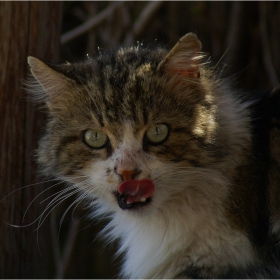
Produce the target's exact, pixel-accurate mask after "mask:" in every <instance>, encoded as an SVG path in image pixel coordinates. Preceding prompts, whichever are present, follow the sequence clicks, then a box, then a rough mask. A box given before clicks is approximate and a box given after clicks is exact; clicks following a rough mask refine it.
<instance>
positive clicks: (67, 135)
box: [29, 37, 217, 211]
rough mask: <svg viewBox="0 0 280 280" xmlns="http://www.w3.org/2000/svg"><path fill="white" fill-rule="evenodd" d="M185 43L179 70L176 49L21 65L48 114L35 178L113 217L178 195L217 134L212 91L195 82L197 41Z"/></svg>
mask: <svg viewBox="0 0 280 280" xmlns="http://www.w3.org/2000/svg"><path fill="white" fill-rule="evenodd" d="M193 40H194V42H195V43H194V46H193V45H192V44H193V42H192V41H193ZM190 41H191V43H190ZM183 43H184V42H183ZM185 43H186V44H187V45H188V48H189V49H188V52H187V53H188V56H187V58H188V60H186V61H185V64H184V65H183V66H182V63H181V62H180V61H179V64H178V57H177V53H178V55H179V56H180V57H181V58H182V55H181V54H180V50H181V49H180V48H181V44H179V45H178V46H177V49H178V50H176V47H175V48H174V49H173V50H172V51H171V52H170V53H169V54H168V55H167V56H166V53H165V52H164V51H154V52H147V51H146V50H137V49H133V50H127V51H123V50H121V51H119V52H117V53H116V54H114V55H112V56H108V57H103V58H99V59H97V60H92V61H87V62H85V63H81V64H74V65H71V64H69V65H63V66H56V67H53V68H52V69H51V68H50V67H48V66H46V65H45V64H43V63H42V62H41V61H39V60H37V59H35V58H30V59H29V63H30V65H31V69H32V73H33V75H34V77H35V78H36V79H37V80H38V82H39V85H38V86H39V87H42V88H43V90H44V95H43V96H42V97H43V99H44V101H45V102H46V104H47V106H48V109H49V121H48V125H47V130H46V134H45V136H44V137H43V138H42V139H41V141H40V145H39V149H38V162H39V164H40V165H41V167H42V171H43V173H45V174H48V175H54V176H56V177H58V178H60V179H63V180H65V181H68V182H71V183H73V184H75V186H77V187H78V188H80V189H81V190H83V191H85V192H86V193H87V194H88V196H89V197H91V198H98V199H99V200H101V201H102V202H103V203H104V204H106V205H107V206H108V208H109V209H110V210H113V211H123V210H135V209H137V210H139V209H142V210H143V211H146V209H150V210H151V209H152V208H151V207H153V209H157V208H158V207H160V206H161V205H163V204H164V203H166V202H167V201H168V200H169V199H170V197H171V196H172V197H173V199H174V197H175V196H176V195H178V196H180V193H181V192H182V190H184V188H185V186H186V180H189V184H190V185H191V182H192V180H193V174H194V173H195V172H196V168H197V167H207V165H209V164H210V163H211V162H212V161H213V160H214V159H215V145H216V144H215V143H214V139H215V135H216V130H217V122H216V120H215V116H216V114H215V107H214V106H213V105H212V102H211V98H212V97H211V93H208V94H206V93H205V92H204V90H203V88H202V87H201V85H200V83H199V70H198V58H197V57H198V52H199V47H200V43H199V42H198V41H197V40H196V38H193V37H190V38H187V40H186V42H185ZM189 45H191V47H190V46H189ZM173 63H175V64H173ZM174 65H176V66H177V68H176V67H175V66H174ZM178 65H179V66H178ZM174 67H175V68H174ZM61 73H62V74H61Z"/></svg>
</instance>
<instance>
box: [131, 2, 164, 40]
mask: <svg viewBox="0 0 280 280" xmlns="http://www.w3.org/2000/svg"><path fill="white" fill-rule="evenodd" d="M162 3H163V1H152V2H150V3H149V4H147V6H146V7H145V8H144V9H143V11H142V13H141V14H140V16H139V18H138V19H137V21H136V22H135V24H134V26H133V33H134V36H139V35H140V34H141V33H142V32H143V30H144V29H145V27H146V25H147V24H148V23H149V21H150V20H151V19H152V17H153V16H154V14H155V13H156V12H157V10H158V9H159V8H160V6H161V5H162Z"/></svg>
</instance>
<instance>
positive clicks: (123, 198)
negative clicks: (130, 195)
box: [115, 192, 152, 210]
mask: <svg viewBox="0 0 280 280" xmlns="http://www.w3.org/2000/svg"><path fill="white" fill-rule="evenodd" d="M115 196H116V198H117V201H118V204H119V207H120V208H121V209H122V210H138V209H140V208H143V207H146V206H147V205H148V204H150V203H151V202H152V198H151V197H148V198H146V199H145V201H144V200H143V201H138V202H128V201H127V195H126V194H120V193H119V192H115Z"/></svg>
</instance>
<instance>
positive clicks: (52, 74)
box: [27, 56, 75, 110]
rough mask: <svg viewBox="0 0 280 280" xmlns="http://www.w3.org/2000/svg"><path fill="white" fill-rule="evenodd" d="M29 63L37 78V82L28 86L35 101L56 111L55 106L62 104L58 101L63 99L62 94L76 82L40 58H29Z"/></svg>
mask: <svg viewBox="0 0 280 280" xmlns="http://www.w3.org/2000/svg"><path fill="white" fill-rule="evenodd" d="M27 62H28V64H29V66H30V70H31V73H32V75H33V77H34V78H35V81H33V82H31V83H30V84H29V85H27V86H28V88H29V91H30V92H31V93H32V95H33V99H34V100H36V101H39V102H45V103H46V105H47V106H48V107H49V109H50V110H52V109H54V108H53V107H54V106H53V105H54V104H58V103H60V102H58V101H59V100H61V99H63V94H62V93H63V92H66V91H69V90H70V89H71V84H73V83H75V82H74V81H73V80H71V79H69V78H67V77H65V76H64V75H63V74H61V73H59V72H57V71H56V70H54V69H53V68H51V67H50V66H49V65H47V64H45V63H44V62H43V61H41V60H40V59H38V58H35V57H33V56H29V57H28V59H27ZM61 101H62V100H61Z"/></svg>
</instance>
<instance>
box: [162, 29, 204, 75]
mask: <svg viewBox="0 0 280 280" xmlns="http://www.w3.org/2000/svg"><path fill="white" fill-rule="evenodd" d="M201 58H202V54H201V42H200V41H199V40H198V39H197V36H196V35H195V34H193V33H188V34H186V35H185V36H183V37H182V38H181V39H180V40H179V41H178V43H177V44H176V45H175V46H174V47H173V48H172V49H171V51H170V52H169V53H168V54H167V56H166V57H165V58H164V59H163V60H162V61H161V62H160V63H159V65H158V68H157V70H158V71H163V72H165V73H166V74H167V76H172V75H174V74H176V75H179V76H181V77H185V78H187V77H189V78H199V77H200V71H199V64H200V61H201Z"/></svg>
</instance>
